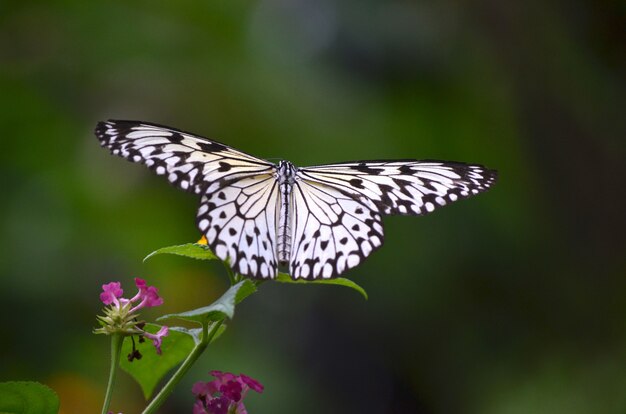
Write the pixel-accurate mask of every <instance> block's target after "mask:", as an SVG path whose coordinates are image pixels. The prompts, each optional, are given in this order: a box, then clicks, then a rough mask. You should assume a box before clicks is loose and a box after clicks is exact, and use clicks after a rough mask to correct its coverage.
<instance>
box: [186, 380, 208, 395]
mask: <svg viewBox="0 0 626 414" xmlns="http://www.w3.org/2000/svg"><path fill="white" fill-rule="evenodd" d="M191 393H192V394H193V395H195V396H196V397H199V396H201V395H204V396H206V395H211V391H210V389H209V383H208V382H202V381H198V382H196V383H195V384H193V387H191Z"/></svg>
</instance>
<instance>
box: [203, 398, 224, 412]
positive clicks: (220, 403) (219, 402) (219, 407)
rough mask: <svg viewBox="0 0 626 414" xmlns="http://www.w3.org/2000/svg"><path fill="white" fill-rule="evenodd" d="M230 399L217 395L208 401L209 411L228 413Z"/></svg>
mask: <svg viewBox="0 0 626 414" xmlns="http://www.w3.org/2000/svg"><path fill="white" fill-rule="evenodd" d="M229 405H230V400H229V399H228V398H226V397H224V396H221V397H215V398H212V399H210V400H208V401H207V403H206V407H207V411H208V412H209V413H211V414H227V413H228V406H229Z"/></svg>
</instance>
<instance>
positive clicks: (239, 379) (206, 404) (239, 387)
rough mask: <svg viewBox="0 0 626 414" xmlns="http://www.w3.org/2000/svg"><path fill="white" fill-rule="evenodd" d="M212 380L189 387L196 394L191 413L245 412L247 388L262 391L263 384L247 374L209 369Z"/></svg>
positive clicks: (237, 413) (244, 413) (225, 413)
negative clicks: (244, 402)
mask: <svg viewBox="0 0 626 414" xmlns="http://www.w3.org/2000/svg"><path fill="white" fill-rule="evenodd" d="M211 375H212V376H214V377H215V379H214V380H213V381H209V382H196V383H195V384H194V386H193V388H192V389H191V392H193V393H194V394H195V396H196V403H195V404H194V406H193V414H229V413H235V414H247V413H248V411H246V406H245V405H244V404H243V399H244V398H245V396H246V394H247V393H248V391H249V390H253V391H256V392H258V393H262V392H263V385H261V383H260V382H258V381H257V380H255V379H253V378H250V377H249V376H247V375H244V374H239V375H234V374H231V373H230V372H222V371H211Z"/></svg>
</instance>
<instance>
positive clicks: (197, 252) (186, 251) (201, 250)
mask: <svg viewBox="0 0 626 414" xmlns="http://www.w3.org/2000/svg"><path fill="white" fill-rule="evenodd" d="M159 254H175V255H177V256H185V257H191V258H192V259H198V260H216V259H217V256H215V255H214V254H213V252H212V251H211V250H209V248H208V247H207V246H206V245H204V244H197V243H187V244H180V245H178V246H168V247H161V248H160V249H158V250H155V251H153V252H152V253H150V254H149V255H147V256H146V257H145V258H144V259H143V261H144V262H145V261H146V260H148V259H149V258H151V257H153V256H156V255H159Z"/></svg>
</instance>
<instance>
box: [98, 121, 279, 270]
mask: <svg viewBox="0 0 626 414" xmlns="http://www.w3.org/2000/svg"><path fill="white" fill-rule="evenodd" d="M96 136H97V137H98V139H99V141H100V144H101V145H102V146H103V147H106V148H108V149H109V150H110V151H111V152H112V153H113V154H114V155H119V156H122V157H124V158H127V159H128V160H130V161H133V162H138V163H143V164H146V165H147V166H148V167H149V168H151V169H152V170H154V171H155V172H156V173H157V174H159V175H167V178H168V180H169V181H170V182H171V183H172V184H174V185H175V186H177V187H179V188H181V189H183V190H186V191H190V192H193V193H196V194H202V200H201V204H200V208H199V209H198V214H197V220H196V223H197V225H198V228H199V229H200V231H201V232H202V234H204V235H205V236H206V238H207V242H208V245H209V247H211V249H212V250H213V252H214V253H215V254H216V255H217V256H218V257H219V258H220V259H222V260H228V261H229V263H230V266H231V267H232V268H233V270H234V271H235V272H237V273H240V274H243V275H246V276H250V277H255V278H273V277H275V276H276V273H277V268H276V258H275V253H274V251H275V245H276V243H275V238H276V224H275V221H276V203H277V202H278V201H277V200H278V195H277V190H276V187H277V184H276V178H275V171H276V166H275V165H274V164H272V163H269V162H267V161H265V160H262V159H259V158H256V157H253V156H251V155H248V154H245V153H243V152H241V151H238V150H236V149H233V148H231V147H228V146H226V145H224V144H221V143H219V142H217V141H212V140H208V139H206V138H202V137H199V136H196V135H192V134H189V133H187V132H183V131H179V130H177V129H173V128H168V127H164V126H159V125H155V124H150V123H147V122H136V121H113V120H109V121H106V122H100V123H98V126H97V127H96Z"/></svg>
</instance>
